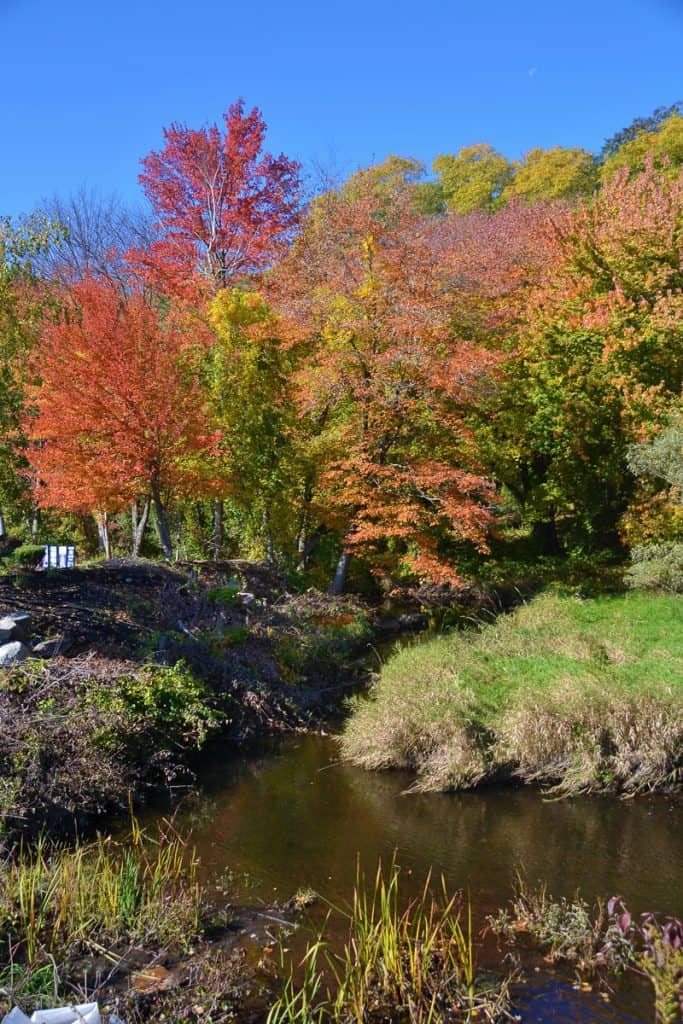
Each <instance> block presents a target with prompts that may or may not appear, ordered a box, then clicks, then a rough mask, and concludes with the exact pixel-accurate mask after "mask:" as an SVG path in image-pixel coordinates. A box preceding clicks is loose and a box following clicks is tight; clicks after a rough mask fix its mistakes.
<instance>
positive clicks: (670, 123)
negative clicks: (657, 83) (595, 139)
mask: <svg viewBox="0 0 683 1024" xmlns="http://www.w3.org/2000/svg"><path fill="white" fill-rule="evenodd" d="M648 157H650V158H652V159H653V160H654V164H655V166H656V167H658V168H659V169H660V170H663V171H664V172H665V173H667V174H669V175H671V176H672V177H676V176H677V175H678V173H679V171H680V168H681V167H682V166H683V117H681V115H680V113H678V112H673V113H671V114H670V115H669V117H667V118H666V119H665V120H664V121H662V122H660V123H658V124H656V125H655V126H653V127H652V128H651V129H650V130H645V129H642V130H640V131H638V132H636V133H635V134H633V135H632V136H629V137H628V138H627V139H626V140H625V141H624V142H623V143H622V144H621V145H620V146H619V147H618V148H617V149H615V150H614V151H613V152H610V153H609V155H608V156H607V157H606V159H605V160H604V162H603V164H602V167H601V168H600V177H601V179H602V181H603V182H606V181H610V180H611V179H612V178H613V177H614V175H615V174H616V173H617V172H618V171H619V170H620V169H621V168H623V167H626V168H628V169H630V170H631V172H632V173H639V172H640V171H642V170H643V169H644V167H645V163H646V161H647V159H648Z"/></svg>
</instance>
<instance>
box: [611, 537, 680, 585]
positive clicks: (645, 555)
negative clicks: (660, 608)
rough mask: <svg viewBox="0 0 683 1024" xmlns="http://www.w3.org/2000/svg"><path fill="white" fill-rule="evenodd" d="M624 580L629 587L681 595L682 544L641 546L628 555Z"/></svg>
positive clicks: (666, 543)
mask: <svg viewBox="0 0 683 1024" xmlns="http://www.w3.org/2000/svg"><path fill="white" fill-rule="evenodd" d="M631 560H632V564H631V567H630V569H629V570H628V572H627V573H626V576H625V580H626V582H627V583H628V585H629V586H630V587H634V588H640V589H643V590H667V591H669V593H672V594H683V542H676V541H668V542H666V541H664V542H662V543H660V544H642V545H639V546H638V547H634V548H633V551H632V552H631Z"/></svg>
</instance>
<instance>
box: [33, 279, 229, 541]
mask: <svg viewBox="0 0 683 1024" xmlns="http://www.w3.org/2000/svg"><path fill="white" fill-rule="evenodd" d="M192 363H193V343H191V341H190V338H189V337H188V333H187V332H186V331H185V330H184V329H183V327H182V325H181V324H179V323H174V322H173V321H172V320H170V319H167V320H166V322H163V321H162V320H161V319H160V316H159V313H158V311H157V310H156V309H155V308H154V307H153V306H152V305H151V304H150V302H149V301H148V300H147V299H146V298H145V296H144V295H143V294H142V293H140V292H135V293H132V294H124V293H123V292H121V291H120V290H119V289H118V288H116V287H115V286H114V285H112V284H111V283H108V282H104V281H98V280H94V279H88V280H85V281H83V282H81V283H79V284H76V285H74V287H73V288H72V289H71V291H70V293H69V294H68V295H67V296H66V299H65V301H64V305H63V310H62V313H61V315H60V316H59V317H58V318H57V319H56V320H55V321H54V322H53V323H50V324H48V325H46V327H45V328H44V330H43V332H42V336H41V339H40V344H39V347H38V350H37V353H36V356H35V359H34V365H33V369H34V373H35V377H36V379H37V380H39V383H38V384H37V385H35V387H34V389H33V394H32V400H33V407H34V416H33V418H32V421H31V425H30V429H31V434H32V437H33V439H34V445H33V452H32V461H33V464H34V467H35V470H36V471H37V476H38V480H39V483H38V486H37V500H38V502H39V504H40V505H41V506H42V507H56V508H59V509H62V510H66V511H74V512H91V511H93V510H95V511H97V512H98V513H99V514H100V516H103V515H104V514H105V513H106V512H107V511H113V510H115V509H118V508H121V507H122V506H123V505H125V504H128V503H131V502H134V501H136V499H138V498H139V497H141V496H143V497H147V496H149V497H150V498H151V501H152V504H153V507H154V510H155V514H156V521H157V528H158V533H159V541H160V544H161V547H162V550H163V552H164V555H165V556H166V557H167V558H170V557H171V553H172V551H171V538H170V531H169V527H168V517H167V503H168V501H169V499H170V498H171V497H172V496H173V495H174V494H177V493H179V492H188V491H190V490H192V491H193V492H196V491H197V490H202V489H205V490H209V491H210V490H211V478H210V474H209V473H208V472H207V465H206V456H207V455H209V454H210V452H211V450H212V448H213V446H214V444H215V440H216V439H215V437H214V436H212V434H211V433H210V431H209V429H208V427H207V422H208V417H207V413H206V409H205V399H204V395H203V393H202V391H201V389H200V386H199V383H198V381H197V378H196V375H195V374H194V373H193V366H192Z"/></svg>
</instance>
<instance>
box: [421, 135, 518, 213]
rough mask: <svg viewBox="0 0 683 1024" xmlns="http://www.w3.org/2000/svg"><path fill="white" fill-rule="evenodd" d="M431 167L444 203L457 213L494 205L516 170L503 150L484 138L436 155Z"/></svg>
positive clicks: (483, 208)
mask: <svg viewBox="0 0 683 1024" xmlns="http://www.w3.org/2000/svg"><path fill="white" fill-rule="evenodd" d="M432 170H433V171H434V173H435V174H436V175H437V184H438V187H439V189H440V191H441V195H442V197H443V202H444V204H445V206H446V207H447V209H449V210H454V211H455V212H456V213H469V212H470V210H493V209H495V208H496V207H497V206H499V205H500V202H501V196H502V194H503V191H504V189H505V187H506V185H507V184H508V182H509V181H510V179H511V177H512V174H513V168H512V165H511V164H510V163H509V161H508V160H507V159H506V158H505V157H504V156H503V155H502V153H499V152H498V150H496V149H494V148H493V146H491V145H489V144H488V143H483V142H482V143H477V144H476V145H473V146H464V147H463V148H462V149H461V150H460V151H459V152H458V153H456V154H455V155H454V154H451V153H446V154H444V155H442V156H437V158H436V159H435V160H434V163H433V164H432Z"/></svg>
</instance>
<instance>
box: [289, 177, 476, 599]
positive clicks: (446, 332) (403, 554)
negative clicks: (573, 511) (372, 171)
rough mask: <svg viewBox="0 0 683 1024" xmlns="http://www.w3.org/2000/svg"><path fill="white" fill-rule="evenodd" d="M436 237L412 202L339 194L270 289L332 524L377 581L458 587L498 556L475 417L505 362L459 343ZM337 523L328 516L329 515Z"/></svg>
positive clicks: (329, 197)
mask: <svg viewBox="0 0 683 1024" xmlns="http://www.w3.org/2000/svg"><path fill="white" fill-rule="evenodd" d="M437 250H438V246H437V244H436V236H435V234H434V227H433V225H432V224H431V223H430V222H429V221H427V220H426V219H425V218H423V217H422V216H421V215H420V214H419V213H417V212H416V211H415V209H414V203H413V201H412V198H411V196H410V194H409V192H408V191H407V190H403V189H401V188H397V189H396V191H395V192H394V193H393V194H392V195H386V194H384V193H383V194H382V195H380V196H378V195H376V194H374V193H373V192H372V191H370V190H366V191H365V192H364V193H361V194H358V192H357V190H355V189H354V190H353V191H352V192H351V191H350V190H347V191H345V190H344V189H342V190H341V191H339V192H332V193H328V194H326V195H325V196H323V197H321V198H319V199H318V200H316V201H315V203H314V204H313V207H312V210H311V214H310V217H309V220H308V222H307V224H306V226H305V228H304V231H303V233H302V236H301V238H300V239H298V240H297V242H296V244H295V246H294V248H293V250H292V252H291V254H290V255H289V257H288V258H287V259H286V260H285V261H283V263H282V264H281V266H280V267H279V268H278V270H277V271H276V273H275V274H274V276H273V278H272V279H271V281H270V284H269V288H270V292H269V294H270V299H271V301H272V303H273V305H274V306H275V308H276V309H277V310H278V312H279V314H280V316H281V317H282V319H283V322H284V325H285V328H284V329H285V332H286V335H287V337H288V343H289V345H290V346H291V348H292V349H293V351H294V352H295V353H296V358H297V361H298V367H299V369H298V371H297V373H296V384H297V386H298V394H299V402H300V406H301V409H302V412H303V414H304V415H305V416H306V417H307V418H308V422H309V424H311V425H314V427H315V429H313V427H312V429H313V433H314V435H315V436H314V438H313V442H312V443H313V444H314V445H315V450H316V454H317V464H318V466H319V476H318V480H317V505H318V509H319V514H321V515H322V516H323V517H325V518H326V519H327V521H328V523H329V525H330V526H332V527H334V528H336V529H337V530H339V532H340V533H341V536H342V537H343V551H342V556H341V559H340V564H339V567H338V573H337V577H336V582H335V584H334V588H335V589H340V588H341V586H343V575H344V572H345V567H346V564H347V562H348V558H349V556H350V555H351V554H352V553H353V552H356V553H362V554H363V555H364V556H365V557H366V558H367V559H369V560H370V562H371V564H372V565H373V567H374V569H375V571H377V572H381V571H389V572H395V571H398V572H408V573H409V574H410V575H412V576H417V577H418V578H421V579H429V580H434V581H440V582H450V583H454V582H457V581H458V579H459V576H458V571H457V551H458V545H459V544H460V543H461V542H463V541H467V542H471V543H473V544H474V545H475V546H476V547H477V548H479V549H485V548H486V538H487V533H488V531H489V529H490V526H491V523H492V516H491V509H490V504H491V498H492V488H491V486H490V484H489V482H488V481H487V480H486V479H485V478H484V477H483V476H482V475H481V473H480V472H479V471H478V470H477V467H476V464H475V463H474V462H473V459H472V453H471V451H470V445H469V435H468V432H467V430H466V429H465V426H464V420H463V414H464V411H465V410H466V409H467V408H468V406H469V404H470V403H471V402H472V401H473V396H474V395H476V393H477V390H478V387H479V385H480V382H481V381H482V380H483V379H484V378H485V376H486V374H487V373H488V372H489V370H490V368H491V366H492V364H493V362H494V361H495V356H494V355H493V354H492V353H490V352H487V351H486V350H485V349H484V348H482V347H481V346H480V345H478V344H477V343H476V342H473V341H469V340H467V339H464V338H463V337H460V336H458V335H457V334H455V333H454V331H453V315H454V302H455V301H456V299H455V293H454V292H453V290H452V289H451V288H450V286H449V284H450V283H449V268H448V267H447V266H446V265H445V263H444V262H443V261H442V260H441V259H440V258H439V253H438V251H437ZM323 510H324V511H323Z"/></svg>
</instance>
